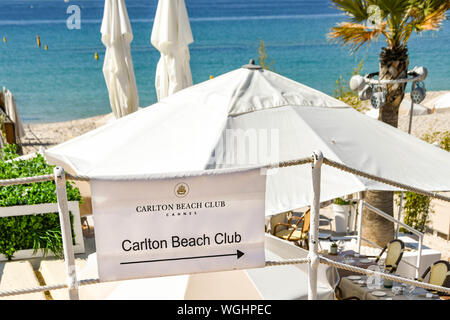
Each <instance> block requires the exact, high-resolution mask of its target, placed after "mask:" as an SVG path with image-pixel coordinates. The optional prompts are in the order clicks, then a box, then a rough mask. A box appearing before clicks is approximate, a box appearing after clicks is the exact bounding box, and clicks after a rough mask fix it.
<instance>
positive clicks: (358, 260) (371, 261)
mask: <svg viewBox="0 0 450 320" xmlns="http://www.w3.org/2000/svg"><path fill="white" fill-rule="evenodd" d="M322 256H323V257H325V258H328V259H330V260H333V261H336V262H341V263H345V264H349V265H352V266H355V267H359V268H362V269H367V268H368V267H370V266H372V265H377V263H376V262H375V258H370V257H367V256H365V255H362V254H358V253H357V252H356V251H354V250H345V251H341V252H340V253H339V254H335V255H333V254H330V253H326V254H323V253H322ZM336 269H337V272H338V274H339V277H340V278H343V277H346V276H350V275H360V273H356V272H354V271H349V270H346V269H341V268H337V267H336Z"/></svg>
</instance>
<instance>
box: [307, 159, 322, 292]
mask: <svg viewBox="0 0 450 320" xmlns="http://www.w3.org/2000/svg"><path fill="white" fill-rule="evenodd" d="M322 162H323V155H322V152H321V151H314V152H313V163H312V203H311V222H310V228H309V253H308V258H309V259H310V262H309V267H308V300H316V299H317V269H318V268H319V255H318V252H319V214H320V176H321V166H322Z"/></svg>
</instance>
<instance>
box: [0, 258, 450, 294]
mask: <svg viewBox="0 0 450 320" xmlns="http://www.w3.org/2000/svg"><path fill="white" fill-rule="evenodd" d="M319 258H320V263H322V264H326V265H329V266H334V267H336V268H339V269H344V270H347V271H351V272H355V273H360V274H365V275H368V276H379V277H381V278H384V279H387V280H392V281H396V282H400V283H406V284H409V285H412V286H415V287H420V288H423V289H426V290H431V291H439V292H444V293H447V294H450V288H446V287H442V286H437V285H433V284H429V283H425V282H420V281H416V280H412V279H407V278H403V277H400V276H396V275H392V274H386V273H382V272H378V271H373V270H367V269H363V268H359V267H356V266H352V265H349V264H345V263H341V262H337V261H333V260H330V259H328V258H326V257H324V256H320V255H319ZM310 261H311V259H310V258H301V259H286V260H279V261H266V262H265V266H266V267H274V266H283V265H295V264H305V263H310ZM98 283H101V281H100V279H84V280H79V281H78V285H79V286H84V285H92V284H98ZM67 287H68V285H67V284H54V285H46V286H40V287H34V288H25V289H16V290H7V291H1V292H0V297H7V296H13V295H21V294H29V293H36V292H43V291H50V290H57V289H64V288H67Z"/></svg>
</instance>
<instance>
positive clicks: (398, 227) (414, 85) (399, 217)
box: [395, 81, 416, 238]
mask: <svg viewBox="0 0 450 320" xmlns="http://www.w3.org/2000/svg"><path fill="white" fill-rule="evenodd" d="M415 87H416V82H415V81H413V83H412V84H411V92H412V91H413V90H414V88H415ZM409 98H410V99H411V110H409V125H408V134H411V128H412V119H413V113H414V102H413V99H412V97H411V96H410V97H409ZM402 206H403V191H402V192H401V193H400V204H399V206H398V215H397V220H398V221H400V219H401V218H402ZM399 230H400V226H399V225H398V223H397V227H396V228H395V238H398V234H399Z"/></svg>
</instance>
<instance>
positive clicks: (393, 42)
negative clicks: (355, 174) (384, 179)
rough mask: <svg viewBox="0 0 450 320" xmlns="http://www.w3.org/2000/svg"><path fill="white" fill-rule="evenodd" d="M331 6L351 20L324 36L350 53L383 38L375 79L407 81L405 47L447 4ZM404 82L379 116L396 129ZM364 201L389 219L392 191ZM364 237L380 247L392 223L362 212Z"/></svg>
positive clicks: (394, 1)
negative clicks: (377, 73) (343, 46)
mask: <svg viewBox="0 0 450 320" xmlns="http://www.w3.org/2000/svg"><path fill="white" fill-rule="evenodd" d="M332 2H333V4H334V5H335V7H337V8H338V9H339V10H342V11H343V12H344V13H345V14H346V15H347V16H348V18H349V20H348V21H345V22H342V23H339V24H338V25H336V26H334V27H332V28H331V32H330V33H329V34H328V36H329V37H330V38H331V39H334V40H338V41H340V42H341V43H343V44H345V45H350V46H351V49H352V51H356V50H358V49H359V48H360V47H361V46H362V45H364V44H368V43H371V42H372V41H375V40H377V39H378V38H379V37H380V36H382V37H384V39H385V40H386V47H383V48H382V49H381V52H380V56H379V57H380V59H379V78H380V79H385V80H395V79H400V78H405V77H406V76H407V72H408V63H409V59H408V49H407V43H408V40H409V38H410V36H411V34H412V33H413V32H422V31H427V30H437V29H439V28H440V27H441V24H442V22H443V21H444V20H445V19H446V13H447V10H448V9H450V0H332ZM405 86H406V84H404V83H403V84H392V85H387V86H386V103H385V105H384V106H383V107H382V108H381V109H380V113H379V118H378V120H381V121H383V122H385V123H388V124H390V125H391V126H394V127H397V126H398V109H399V106H400V103H401V101H402V100H403V97H404V95H405ZM365 200H366V201H367V202H369V203H370V204H372V205H373V206H375V207H377V208H379V209H381V210H383V211H384V212H386V213H388V214H391V215H393V208H394V204H393V202H394V201H393V192H387V191H368V192H366V199H365ZM363 217H364V223H363V226H364V227H363V230H362V235H363V237H364V238H366V239H368V240H370V241H372V242H374V243H376V244H377V245H379V246H384V245H385V244H386V243H387V242H388V241H389V240H391V239H392V238H393V237H394V227H393V224H392V223H391V222H389V221H387V220H386V219H384V218H382V217H380V216H378V215H376V214H375V213H372V212H371V211H369V210H367V209H365V210H364V212H363Z"/></svg>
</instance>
